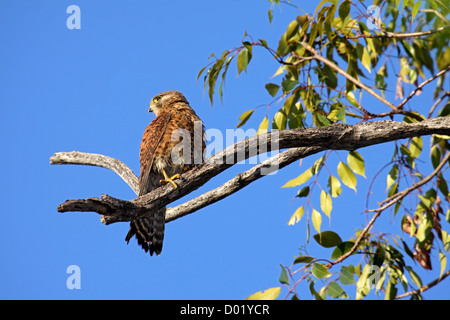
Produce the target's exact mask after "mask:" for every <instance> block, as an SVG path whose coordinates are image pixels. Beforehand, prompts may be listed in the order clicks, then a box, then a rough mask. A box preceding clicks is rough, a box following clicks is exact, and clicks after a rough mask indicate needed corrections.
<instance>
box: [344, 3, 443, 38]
mask: <svg viewBox="0 0 450 320" xmlns="http://www.w3.org/2000/svg"><path fill="white" fill-rule="evenodd" d="M421 11H423V12H424V11H425V10H421ZM449 27H450V26H444V27H439V28H437V29H435V30H428V31H422V32H411V33H395V32H385V33H383V34H359V35H357V36H353V37H349V36H346V37H345V38H346V39H358V38H397V39H398V38H414V37H423V36H428V35H430V34H433V33H437V32H440V31H443V30H445V29H447V28H449Z"/></svg>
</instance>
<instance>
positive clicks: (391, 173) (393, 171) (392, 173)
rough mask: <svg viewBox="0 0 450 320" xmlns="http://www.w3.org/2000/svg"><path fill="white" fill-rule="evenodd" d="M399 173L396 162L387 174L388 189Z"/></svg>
mask: <svg viewBox="0 0 450 320" xmlns="http://www.w3.org/2000/svg"><path fill="white" fill-rule="evenodd" d="M397 175H398V165H397V164H394V165H393V166H392V169H391V170H390V171H389V173H388V175H387V181H386V183H387V186H386V189H388V188H389V187H390V186H391V185H392V184H393V183H394V182H395V181H396V180H397Z"/></svg>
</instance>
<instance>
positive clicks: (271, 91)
mask: <svg viewBox="0 0 450 320" xmlns="http://www.w3.org/2000/svg"><path fill="white" fill-rule="evenodd" d="M265 87H266V90H267V91H268V92H269V94H270V95H271V96H272V97H275V96H276V95H277V92H278V90H280V86H279V85H277V84H275V83H268V84H266V86H265Z"/></svg>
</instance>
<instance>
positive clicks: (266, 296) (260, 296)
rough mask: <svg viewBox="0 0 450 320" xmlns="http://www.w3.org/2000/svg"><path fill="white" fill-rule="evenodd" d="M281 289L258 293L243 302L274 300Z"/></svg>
mask: <svg viewBox="0 0 450 320" xmlns="http://www.w3.org/2000/svg"><path fill="white" fill-rule="evenodd" d="M280 291H281V287H275V288H269V289H267V290H264V291H258V292H256V293H254V294H252V295H251V296H249V297H247V298H245V300H275V299H276V298H277V297H278V296H279V295H280Z"/></svg>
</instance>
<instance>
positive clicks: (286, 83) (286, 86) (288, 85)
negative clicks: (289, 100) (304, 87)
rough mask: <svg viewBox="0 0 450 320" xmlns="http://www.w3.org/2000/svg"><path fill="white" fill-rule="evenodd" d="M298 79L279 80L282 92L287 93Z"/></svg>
mask: <svg viewBox="0 0 450 320" xmlns="http://www.w3.org/2000/svg"><path fill="white" fill-rule="evenodd" d="M298 83H299V82H298V80H287V79H286V80H283V81H281V86H282V87H283V92H284V93H287V92H289V91H291V90H292V89H294V88H295V86H296V85H298Z"/></svg>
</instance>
